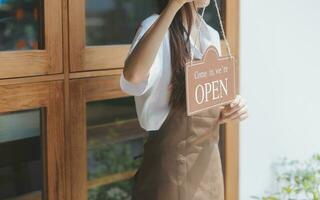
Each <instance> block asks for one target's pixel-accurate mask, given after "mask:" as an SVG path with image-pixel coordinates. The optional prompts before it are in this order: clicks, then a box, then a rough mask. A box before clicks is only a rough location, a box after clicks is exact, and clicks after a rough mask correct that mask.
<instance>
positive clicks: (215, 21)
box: [204, 0, 225, 39]
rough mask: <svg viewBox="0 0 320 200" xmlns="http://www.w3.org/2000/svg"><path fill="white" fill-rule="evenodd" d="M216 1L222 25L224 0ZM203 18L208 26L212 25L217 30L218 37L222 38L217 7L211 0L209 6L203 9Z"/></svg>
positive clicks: (223, 20) (223, 21)
mask: <svg viewBox="0 0 320 200" xmlns="http://www.w3.org/2000/svg"><path fill="white" fill-rule="evenodd" d="M217 3H218V6H219V10H220V14H221V20H222V23H223V26H224V23H225V5H224V3H225V0H217ZM204 19H205V20H206V22H207V23H208V24H209V25H210V26H212V27H213V28H214V29H216V30H217V31H218V32H219V34H220V38H221V39H222V33H221V26H220V23H219V17H218V14H217V9H216V7H215V4H214V1H213V0H211V1H210V4H209V6H208V7H207V8H206V10H205V13H204Z"/></svg>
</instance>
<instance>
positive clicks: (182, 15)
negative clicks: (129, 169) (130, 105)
mask: <svg viewBox="0 0 320 200" xmlns="http://www.w3.org/2000/svg"><path fill="white" fill-rule="evenodd" d="M158 2H159V7H160V12H159V13H160V14H153V15H151V16H149V17H148V18H146V19H145V20H143V22H142V23H141V25H140V27H139V28H138V30H137V33H136V36H135V38H134V40H133V42H132V45H131V48H130V50H129V54H128V57H127V59H126V61H125V67H124V70H123V72H122V74H121V78H120V86H121V89H122V90H123V91H124V92H126V93H128V94H131V95H134V98H135V103H136V111H137V115H138V119H139V123H140V125H141V127H142V128H144V129H145V130H147V131H148V132H149V137H148V140H147V142H146V143H145V144H144V154H143V160H142V164H141V166H140V168H139V170H138V172H137V173H136V174H135V177H134V181H135V184H134V188H133V191H132V200H209V199H210V200H222V199H224V188H223V176H222V169H221V161H220V154H219V149H218V142H219V125H220V124H221V123H225V122H227V121H231V120H233V121H234V120H238V121H240V120H243V119H245V118H247V116H248V113H247V106H246V104H245V102H244V100H243V99H242V98H241V96H239V95H238V96H237V98H236V99H234V100H233V101H232V102H231V103H230V104H228V105H226V106H224V107H221V106H220V107H213V108H211V109H208V110H205V111H201V112H199V113H196V114H194V115H192V116H187V115H186V102H185V98H186V97H185V82H184V79H185V77H184V66H185V64H186V62H187V61H189V60H190V58H191V57H190V55H191V54H193V55H194V58H196V59H200V58H202V54H203V52H204V51H205V49H206V48H207V47H208V46H209V45H214V46H215V47H216V48H217V49H218V51H219V54H220V55H221V47H220V38H219V34H218V32H217V31H216V30H214V29H213V28H212V27H210V26H209V25H208V24H206V23H205V22H204V21H202V25H201V26H200V30H198V27H199V25H200V22H201V20H203V19H201V18H200V15H199V14H198V12H197V11H198V9H199V8H203V7H205V6H207V5H208V4H209V3H210V0H158ZM198 33H199V35H197V34H198ZM208 134H209V135H210V137H206V136H208ZM204 136H205V137H204ZM201 138H209V139H205V140H202V139H201ZM199 141H200V142H199Z"/></svg>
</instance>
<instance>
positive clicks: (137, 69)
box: [123, 0, 193, 83]
mask: <svg viewBox="0 0 320 200" xmlns="http://www.w3.org/2000/svg"><path fill="white" fill-rule="evenodd" d="M192 1H193V0H171V1H169V3H168V5H167V6H166V8H165V9H164V10H163V11H162V12H161V14H160V16H159V18H158V19H157V21H156V22H155V23H154V24H153V25H152V26H151V27H150V28H149V30H148V31H147V32H146V33H145V34H144V35H143V37H142V38H141V40H140V41H139V42H138V44H137V45H136V47H135V48H134V49H133V50H132V52H131V53H130V55H129V56H128V57H127V59H126V61H125V63H124V69H123V75H124V77H125V79H126V80H128V81H129V82H131V83H139V82H141V81H143V80H146V79H147V76H148V72H149V70H150V67H151V65H152V63H153V61H154V59H155V57H156V55H157V51H158V49H159V48H160V45H161V42H162V40H163V38H164V35H165V33H166V31H167V30H168V28H169V26H170V24H171V22H172V20H173V18H174V16H175V14H176V13H177V11H178V10H179V9H180V8H181V7H182V6H183V5H184V4H185V3H186V2H192Z"/></svg>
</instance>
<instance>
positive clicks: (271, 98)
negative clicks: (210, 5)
mask: <svg viewBox="0 0 320 200" xmlns="http://www.w3.org/2000/svg"><path fill="white" fill-rule="evenodd" d="M319 9H320V2H319V1H317V0H306V1H303V2H302V1H298V0H281V1H276V0H269V1H265V0H245V1H241V2H240V94H241V95H242V96H243V97H244V98H246V99H247V103H248V106H249V114H250V117H249V118H248V119H247V121H245V122H243V123H242V124H241V125H240V127H241V129H240V165H239V166H240V199H242V200H245V199H249V197H250V196H251V195H257V196H262V195H264V194H265V193H268V192H270V193H272V192H276V191H279V189H280V188H281V189H283V187H280V188H279V186H278V182H277V181H276V178H277V177H279V176H278V175H276V173H274V172H275V171H277V170H276V169H274V168H279V167H274V165H275V164H274V163H275V162H276V163H277V162H278V161H280V160H281V159H282V158H283V157H287V159H288V160H297V161H299V163H300V164H299V167H298V166H297V165H296V164H293V165H288V164H284V166H283V167H280V169H278V171H279V170H280V172H281V173H280V174H281V176H280V177H282V178H288V177H289V178H293V177H292V176H294V175H296V176H297V177H300V178H303V179H304V181H305V183H304V184H305V185H304V186H303V184H301V185H299V184H298V183H299V182H298V183H295V181H294V179H293V180H291V181H292V184H285V186H287V188H286V189H287V192H288V194H290V195H292V198H293V199H299V198H297V196H295V194H294V193H295V190H296V189H297V188H299V189H301V190H302V191H306V190H308V191H309V196H308V197H304V199H317V197H314V196H313V195H312V193H311V192H310V191H315V192H316V193H317V194H319V191H320V189H319V183H316V182H317V181H319V172H318V173H316V171H313V170H312V169H311V168H312V166H311V165H310V164H306V165H305V166H301V165H302V163H304V162H305V161H308V160H310V159H311V160H312V156H313V155H314V154H317V153H320V144H319V141H320V130H319V119H320V117H319V113H320V105H319V103H318V102H320V92H319V91H320V90H319V86H320V79H319V76H320V60H319V52H320V37H319V35H320V24H319V23H318V20H320V12H319ZM296 167H297V169H300V170H301V171H300V173H298V171H297V170H293V169H292V168H294V169H296ZM315 168H316V169H318V170H319V165H318V166H317V167H315ZM302 169H304V170H302ZM286 170H288V171H287V172H286V173H287V174H286V175H287V177H286V176H285V171H286ZM313 178H314V179H315V180H313ZM301 182H303V181H302V180H301ZM281 184H282V185H281V186H283V184H284V183H282V182H281ZM298 185H299V187H298ZM288 186H290V187H288ZM308 187H310V188H308ZM281 189H280V190H281ZM290 190H292V191H290ZM290 192H291V193H290ZM282 194H285V192H282ZM287 198H288V196H287V197H284V196H282V199H287ZM300 199H301V196H300Z"/></svg>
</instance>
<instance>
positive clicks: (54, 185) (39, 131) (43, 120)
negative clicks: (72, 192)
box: [0, 81, 66, 200]
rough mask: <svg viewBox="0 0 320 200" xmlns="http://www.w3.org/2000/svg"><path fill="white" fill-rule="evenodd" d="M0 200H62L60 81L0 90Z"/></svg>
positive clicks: (63, 158) (61, 102)
mask: <svg viewBox="0 0 320 200" xmlns="http://www.w3.org/2000/svg"><path fill="white" fill-rule="evenodd" d="M0 94H1V96H0V116H1V118H0V125H1V127H0V134H1V139H0V149H1V151H0V154H1V161H0V173H1V176H0V179H1V189H0V198H1V199H7V198H8V199H9V198H13V197H14V198H16V199H20V198H21V199H22V198H27V197H28V198H27V199H41V197H44V198H42V199H52V200H55V199H65V195H66V190H65V189H66V187H65V179H66V171H65V167H66V163H65V153H66V150H65V144H64V142H65V138H64V121H63V120H61V119H63V117H64V109H63V102H64V95H63V84H62V82H61V81H53V82H43V83H32V84H17V85H7V86H0Z"/></svg>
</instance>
